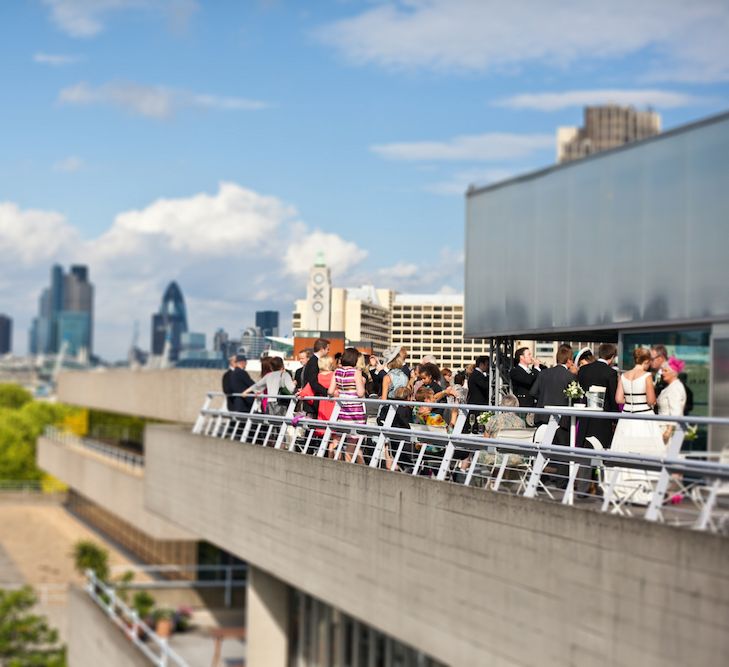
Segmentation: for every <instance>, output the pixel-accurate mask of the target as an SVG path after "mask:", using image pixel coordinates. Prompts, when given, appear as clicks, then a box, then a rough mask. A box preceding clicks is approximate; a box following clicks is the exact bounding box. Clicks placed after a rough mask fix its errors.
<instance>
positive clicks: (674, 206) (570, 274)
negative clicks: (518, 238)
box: [465, 113, 729, 447]
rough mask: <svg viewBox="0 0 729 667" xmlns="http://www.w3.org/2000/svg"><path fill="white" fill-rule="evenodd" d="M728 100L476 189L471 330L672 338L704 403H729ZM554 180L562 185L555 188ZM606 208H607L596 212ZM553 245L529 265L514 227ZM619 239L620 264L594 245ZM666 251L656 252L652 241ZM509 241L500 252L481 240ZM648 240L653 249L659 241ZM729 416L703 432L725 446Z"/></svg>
mask: <svg viewBox="0 0 729 667" xmlns="http://www.w3.org/2000/svg"><path fill="white" fill-rule="evenodd" d="M727 174H729V113H725V114H722V115H719V116H715V117H713V118H708V119H706V120H703V121H700V122H697V123H692V124H690V125H686V126H684V127H679V128H676V129H674V130H671V131H668V132H664V133H661V134H658V135H657V136H654V137H652V138H649V139H646V140H644V141H642V142H640V143H637V144H629V145H626V146H623V147H622V148H619V149H616V150H612V151H610V152H608V153H604V154H602V155H596V156H595V157H594V158H593V159H591V160H589V162H580V161H575V162H569V163H567V164H562V165H556V166H553V167H550V168H548V169H543V170H540V171H536V172H533V173H530V174H525V175H521V176H519V177H517V178H514V179H510V180H508V181H504V182H502V183H496V184H493V185H490V186H487V187H483V188H477V189H473V190H471V191H470V192H469V193H468V195H467V202H466V205H467V221H466V224H467V236H468V239H469V243H468V245H467V246H466V276H465V296H466V335H470V336H481V337H484V338H489V339H493V340H494V341H500V340H513V341H516V340H535V339H536V340H568V341H569V340H572V341H575V340H581V341H592V342H593V343H599V342H601V341H609V342H615V343H617V344H618V348H619V354H620V365H621V367H623V368H630V367H631V366H632V361H631V354H632V351H633V350H634V348H635V347H637V346H646V347H648V346H650V345H652V344H662V345H665V346H666V347H667V349H668V352H669V354H675V355H676V356H678V357H680V358H681V359H683V360H684V361H685V362H686V368H685V371H684V372H685V374H686V375H685V381H684V384H685V385H686V386H687V387H688V388H689V390H690V391H691V392H692V395H693V409H692V413H691V414H693V415H697V416H702V415H714V416H720V415H724V414H725V413H724V412H723V411H724V410H725V407H726V406H727V405H729V396H728V394H727V388H729V292H727V289H726V284H727V270H726V268H727V262H726V257H727V254H729V235H727V233H726V232H727V223H726V211H727V210H729V188H727ZM545 193H549V196H545ZM596 212H597V214H596ZM516 228H518V229H519V230H520V233H521V234H523V235H524V237H525V238H529V239H533V242H534V244H535V245H536V247H538V248H539V256H540V257H564V258H569V261H564V262H555V261H537V262H534V263H533V264H532V267H531V270H529V271H517V270H514V267H515V266H519V265H520V262H521V261H522V256H521V254H522V251H521V249H520V248H519V247H518V246H516V245H515V244H514V243H513V232H512V230H513V229H516ZM601 239H609V240H608V246H610V248H609V249H608V250H606V253H607V256H609V269H606V268H604V267H599V266H596V263H595V247H596V245H595V244H596V243H600V240H601ZM651 244H656V245H657V246H659V247H660V250H656V251H655V252H654V253H652V254H653V255H655V257H654V256H651V252H648V253H647V246H649V245H651ZM485 245H489V246H490V247H498V248H500V252H499V253H494V254H493V255H492V256H491V257H490V260H489V261H488V262H484V261H483V257H482V255H481V253H480V248H482V247H484V246H485ZM646 253H647V254H646ZM726 433H729V428H727V427H723V426H718V425H715V426H712V428H711V430H710V433H708V434H706V433H702V434H701V437H702V438H707V437H708V443H707V442H706V440H704V442H701V443H699V444H700V445H706V444H708V445H709V446H710V447H717V446H718V443H719V441H720V440H719V439H720V437H722V436H723V435H724V434H726Z"/></svg>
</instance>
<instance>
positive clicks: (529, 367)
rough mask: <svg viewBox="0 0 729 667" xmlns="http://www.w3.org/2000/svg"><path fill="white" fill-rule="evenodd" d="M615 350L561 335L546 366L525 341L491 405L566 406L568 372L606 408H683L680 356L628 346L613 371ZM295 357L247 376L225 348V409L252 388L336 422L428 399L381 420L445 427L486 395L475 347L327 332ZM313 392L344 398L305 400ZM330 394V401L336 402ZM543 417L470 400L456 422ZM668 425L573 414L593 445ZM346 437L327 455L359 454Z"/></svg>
mask: <svg viewBox="0 0 729 667" xmlns="http://www.w3.org/2000/svg"><path fill="white" fill-rule="evenodd" d="M616 360H617V347H616V346H615V345H614V344H612V343H602V344H601V345H599V347H598V348H597V350H595V351H593V350H592V349H589V348H583V349H581V350H578V351H574V350H573V348H572V347H571V346H570V345H568V344H563V345H560V346H559V348H558V350H557V354H556V357H555V363H554V365H552V366H551V367H547V366H545V365H543V364H541V363H539V362H538V361H537V360H535V359H534V358H533V355H532V352H531V350H530V349H529V348H526V347H523V348H520V349H518V350H517V351H516V353H515V355H514V360H513V366H512V368H511V370H510V372H509V379H510V383H511V387H512V393H508V394H505V395H503V396H501V398H500V406H501V407H504V408H508V407H517V406H519V407H522V408H544V407H548V408H551V407H560V406H567V405H568V404H570V403H571V399H570V398H569V396H568V393H569V392H568V391H567V389H568V387H569V386H570V385H572V384H573V383H575V382H576V383H577V384H578V385H579V386H580V387H581V388H582V390H583V393H588V392H594V391H597V392H598V395H599V396H600V397H601V403H602V409H603V410H604V411H606V412H619V411H620V410H621V409H622V410H623V411H624V412H626V413H641V412H645V413H649V412H650V413H652V412H654V411H656V412H657V413H658V414H663V415H674V416H680V415H683V414H685V413H686V412H687V411H688V410H690V408H691V396H690V392H687V390H686V387H685V385H684V384H683V382H682V381H681V374H682V372H683V370H684V366H685V364H684V362H683V361H681V360H680V359H678V358H676V357H674V356H669V355H668V353H667V351H666V348H665V346H663V345H654V346H652V347H651V348H650V349H644V348H637V349H636V350H635V351H634V353H633V360H634V365H633V367H632V368H630V369H627V370H625V372H623V373H622V374H620V373H619V371H618V370H617V366H616ZM298 361H299V362H300V367H299V368H298V369H297V370H296V371H295V373H294V374H293V377H292V375H291V374H290V373H289V372H288V371H287V370H286V369H285V368H284V363H283V361H282V360H281V359H280V358H278V357H264V358H263V359H262V361H261V377H260V379H259V380H258V381H255V382H254V381H253V379H252V378H251V377H250V375H249V374H248V373H247V371H246V370H245V367H246V363H247V360H246V358H245V356H244V355H240V354H239V355H236V356H235V357H231V359H230V367H229V369H228V370H227V371H226V373H225V374H224V376H223V391H224V393H225V394H226V395H227V405H228V409H229V410H230V411H233V412H248V411H250V410H251V408H252V405H253V400H254V399H256V398H257V399H258V400H259V401H260V409H262V410H263V411H265V412H268V413H270V414H276V415H283V414H284V413H285V411H286V409H287V408H288V406H289V404H290V402H291V401H292V400H295V401H297V402H298V403H297V406H298V408H299V410H300V411H301V412H303V414H304V415H305V416H307V417H309V418H311V419H317V420H321V421H329V420H330V419H331V417H332V414H333V411H334V410H335V409H338V413H337V416H336V420H337V421H339V422H348V423H350V424H355V425H356V424H366V423H367V420H368V417H371V418H373V419H375V420H376V421H377V423H378V424H380V425H382V424H384V423H385V420H386V418H387V408H386V407H383V408H382V409H380V410H377V409H376V408H369V407H368V406H365V404H364V403H363V402H362V400H361V399H363V398H365V397H368V398H378V399H382V400H394V401H402V402H411V401H415V402H416V403H432V404H435V407H433V406H430V407H428V406H413V407H410V406H408V405H407V404H405V405H399V406H398V407H397V409H396V411H395V414H394V420H393V421H392V422H391V423H389V424H387V425H388V426H392V427H394V428H401V429H409V428H411V427H413V426H414V427H416V428H417V425H421V426H427V427H441V428H444V429H448V430H450V429H452V428H453V427H454V425H455V423H456V420H457V418H458V416H459V414H460V413H461V412H462V411H461V410H459V407H458V406H459V405H463V404H468V405H472V406H479V405H483V406H487V405H488V404H489V359H488V357H487V356H479V357H477V358H476V359H475V360H474V363H473V364H470V365H468V366H467V367H466V368H464V369H459V370H457V371H454V370H453V369H450V368H447V367H440V366H439V365H438V363H437V359H436V358H435V357H434V356H432V355H426V356H425V357H423V358H422V359H421V360H420V361H419V362H418V363H415V364H411V363H410V361H409V359H408V350H407V348H404V347H395V348H392V349H389V350H387V351H386V352H385V354H384V355H383V356H377V355H374V354H371V355H365V354H362V353H361V352H359V351H358V350H357V349H355V348H353V347H348V348H346V349H345V350H344V351H343V352H341V353H337V354H335V355H331V354H330V342H329V341H328V340H326V339H323V338H320V339H318V340H316V342H315V343H314V346H313V348H311V349H307V350H303V351H302V352H300V353H299V355H298ZM282 396H283V397H285V398H281V397H282ZM289 396H290V397H291V398H288V397H289ZM277 397H278V398H277ZM312 397H317V398H319V399H327V398H329V397H337V398H340V399H346V400H342V401H339V402H334V401H329V400H311V399H312ZM350 399H351V400H350ZM337 404H338V408H335V405H337ZM548 420H549V416H548V415H542V414H538V413H537V414H532V413H529V414H524V413H516V412H510V411H499V412H496V414H493V415H488V419H484V418H480V419H479V411H478V410H471V411H470V412H469V413H467V420H466V424H465V427H464V428H463V432H466V433H483V434H484V435H485V436H486V437H495V436H497V435H498V433H499V432H500V431H503V430H505V429H515V428H517V429H518V428H525V427H527V426H534V427H538V426H540V425H541V424H545V423H547V421H548ZM673 430H674V426H673V425H672V424H664V425H658V424H657V422H655V421H650V422H649V421H636V420H617V421H611V420H607V419H596V418H593V419H590V418H585V419H581V420H580V424H579V431H578V438H579V440H578V443H577V444H578V446H592V445H591V444H590V443H594V440H595V439H597V441H599V443H600V445H601V446H602V447H603V448H605V449H609V448H611V447H612V448H613V449H617V450H621V449H622V450H625V451H628V447H634V446H635V443H636V441H639V440H640V439H641V438H642V439H645V440H646V442H647V441H648V440H649V441H650V446H648V445H646V450H651V448H652V450H651V451H653V450H655V451H656V452H657V446H658V443H659V442H660V443H666V442H668V440H669V438H670V436H671V434H672V432H673ZM323 432H324V430H323V429H322V428H319V429H318V430H317V435H318V436H321V435H322V434H323ZM341 437H345V442H343V443H341V447H340V438H341ZM569 437H570V435H569V420H568V419H567V418H563V419H562V420H561V422H560V425H559V428H558V429H557V432H556V434H555V437H554V443H555V444H561V445H567V444H569ZM355 440H356V438H350V437H347V436H340V435H336V434H335V435H334V436H333V437H332V438H331V439H330V442H329V451H328V454H329V456H333V455H334V451H335V450H336V449H337V448H338V447H339V448H340V450H341V452H342V455H343V458H345V459H347V460H351V459H352V458H353V457H355V456H356V458H357V460H358V461H361V460H362V452H361V451H358V452H355V449H356V448H355V446H354V442H355ZM628 443H629V444H628ZM657 453H658V452H657ZM415 454H416V452H414V451H406V452H404V453H403V456H402V457H401V458H400V459H399V461H400V464H401V465H404V464H407V462H408V461H409V460H410V459H411V458H412V456H414V455H415ZM392 455H393V453H392V451H390V450H389V449H387V448H386V451H385V452H384V459H385V461H386V462H387V465H388V466H389V465H390V464H391V460H392Z"/></svg>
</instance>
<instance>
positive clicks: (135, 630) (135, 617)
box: [129, 609, 139, 640]
mask: <svg viewBox="0 0 729 667" xmlns="http://www.w3.org/2000/svg"><path fill="white" fill-rule="evenodd" d="M129 636H130V637H131V638H132V639H133V640H136V639H137V637H138V636H139V614H138V613H137V610H136V609H132V627H131V628H130V629H129Z"/></svg>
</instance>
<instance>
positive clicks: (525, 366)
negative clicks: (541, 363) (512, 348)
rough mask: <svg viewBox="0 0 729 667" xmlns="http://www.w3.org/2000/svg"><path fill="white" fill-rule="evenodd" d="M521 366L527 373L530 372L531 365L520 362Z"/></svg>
mask: <svg viewBox="0 0 729 667" xmlns="http://www.w3.org/2000/svg"><path fill="white" fill-rule="evenodd" d="M519 366H521V367H522V368H523V369H524V370H525V371H526V372H527V373H528V372H529V366H527V365H526V364H519Z"/></svg>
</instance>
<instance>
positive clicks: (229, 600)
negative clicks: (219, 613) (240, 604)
mask: <svg viewBox="0 0 729 667" xmlns="http://www.w3.org/2000/svg"><path fill="white" fill-rule="evenodd" d="M231 604H233V568H232V566H230V565H228V566H226V568H225V606H226V608H230V605H231Z"/></svg>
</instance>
